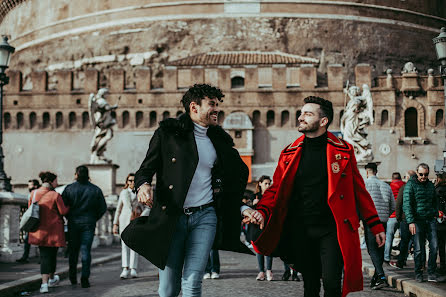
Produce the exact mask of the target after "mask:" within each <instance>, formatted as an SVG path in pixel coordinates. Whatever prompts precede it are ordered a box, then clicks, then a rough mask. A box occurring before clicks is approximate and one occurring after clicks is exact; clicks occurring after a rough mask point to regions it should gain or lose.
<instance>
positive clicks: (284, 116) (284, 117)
mask: <svg viewBox="0 0 446 297" xmlns="http://www.w3.org/2000/svg"><path fill="white" fill-rule="evenodd" d="M289 121H290V113H289V111H288V110H284V111H282V116H281V117H280V126H281V127H283V126H285V125H287V124H288V122H289Z"/></svg>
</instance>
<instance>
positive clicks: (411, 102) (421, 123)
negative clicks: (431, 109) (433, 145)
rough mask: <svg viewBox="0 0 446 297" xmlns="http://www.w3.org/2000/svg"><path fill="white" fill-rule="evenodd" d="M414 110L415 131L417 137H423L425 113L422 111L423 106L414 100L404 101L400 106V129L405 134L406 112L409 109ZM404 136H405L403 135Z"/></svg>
mask: <svg viewBox="0 0 446 297" xmlns="http://www.w3.org/2000/svg"><path fill="white" fill-rule="evenodd" d="M411 107H412V108H415V109H416V111H417V131H418V133H417V134H418V137H423V136H424V132H425V131H424V130H425V128H424V127H425V124H426V111H425V109H424V106H423V105H422V104H421V103H420V102H418V101H416V100H414V99H406V98H405V99H404V101H403V104H402V108H403V111H404V112H403V117H402V123H401V124H400V127H402V129H403V131H404V132H405V123H406V116H405V115H406V111H407V109H409V108H411ZM404 135H406V134H405V133H404ZM406 137H410V136H406Z"/></svg>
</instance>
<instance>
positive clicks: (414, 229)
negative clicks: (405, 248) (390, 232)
mask: <svg viewBox="0 0 446 297" xmlns="http://www.w3.org/2000/svg"><path fill="white" fill-rule="evenodd" d="M409 231H410V234H412V235H415V234H416V233H417V227H415V223H410V224H409Z"/></svg>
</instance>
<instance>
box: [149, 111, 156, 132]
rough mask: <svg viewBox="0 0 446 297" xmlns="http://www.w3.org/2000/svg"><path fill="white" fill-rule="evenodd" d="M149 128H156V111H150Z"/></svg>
mask: <svg viewBox="0 0 446 297" xmlns="http://www.w3.org/2000/svg"><path fill="white" fill-rule="evenodd" d="M149 126H150V127H151V128H152V127H155V126H156V111H151V112H150V121H149Z"/></svg>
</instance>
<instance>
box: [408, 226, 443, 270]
mask: <svg viewBox="0 0 446 297" xmlns="http://www.w3.org/2000/svg"><path fill="white" fill-rule="evenodd" d="M415 227H416V233H415V235H414V246H415V251H414V260H415V274H416V275H422V274H423V266H424V265H423V264H424V263H423V262H424V261H423V253H422V249H425V242H426V239H427V240H428V241H429V260H428V261H427V273H428V275H434V274H435V271H436V270H437V251H438V242H437V221H436V220H435V218H432V219H427V220H418V221H415Z"/></svg>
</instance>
